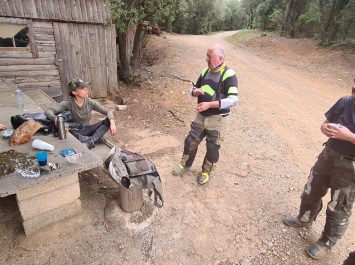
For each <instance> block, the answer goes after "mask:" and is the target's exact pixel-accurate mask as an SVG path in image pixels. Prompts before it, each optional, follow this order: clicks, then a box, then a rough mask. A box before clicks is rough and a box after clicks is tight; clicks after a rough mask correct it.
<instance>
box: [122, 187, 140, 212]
mask: <svg viewBox="0 0 355 265" xmlns="http://www.w3.org/2000/svg"><path fill="white" fill-rule="evenodd" d="M118 186H119V201H120V207H121V209H122V211H124V212H126V213H133V212H135V211H138V210H139V209H140V208H141V207H142V205H143V191H142V188H141V187H138V186H132V187H131V188H130V189H127V188H125V187H123V186H122V184H118Z"/></svg>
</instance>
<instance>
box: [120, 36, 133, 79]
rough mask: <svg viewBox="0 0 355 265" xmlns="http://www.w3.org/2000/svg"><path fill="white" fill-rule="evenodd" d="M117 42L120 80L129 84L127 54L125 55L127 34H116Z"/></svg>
mask: <svg viewBox="0 0 355 265" xmlns="http://www.w3.org/2000/svg"><path fill="white" fill-rule="evenodd" d="M117 42H118V46H119V57H120V62H121V64H120V69H119V70H120V71H119V72H120V78H121V79H122V80H123V81H124V82H126V83H127V82H129V77H130V74H131V72H130V68H129V57H130V56H129V54H127V33H126V32H117Z"/></svg>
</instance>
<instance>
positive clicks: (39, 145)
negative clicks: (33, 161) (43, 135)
mask: <svg viewBox="0 0 355 265" xmlns="http://www.w3.org/2000/svg"><path fill="white" fill-rule="evenodd" d="M32 147H33V148H36V149H39V150H47V151H53V150H54V146H53V145H51V144H49V143H47V142H45V141H42V140H40V139H34V140H33V141H32Z"/></svg>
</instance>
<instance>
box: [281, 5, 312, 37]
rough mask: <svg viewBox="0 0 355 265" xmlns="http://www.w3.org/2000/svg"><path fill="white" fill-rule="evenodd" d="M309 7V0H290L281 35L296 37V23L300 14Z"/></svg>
mask: <svg viewBox="0 0 355 265" xmlns="http://www.w3.org/2000/svg"><path fill="white" fill-rule="evenodd" d="M306 8H307V0H290V1H289V2H288V3H287V6H286V10H285V15H284V19H283V24H282V30H281V36H285V37H291V38H294V37H295V25H296V21H297V20H298V18H299V17H300V15H301V14H302V13H303V12H304V11H305V10H306Z"/></svg>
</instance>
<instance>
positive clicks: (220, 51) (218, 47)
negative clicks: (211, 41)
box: [211, 44, 226, 60]
mask: <svg viewBox="0 0 355 265" xmlns="http://www.w3.org/2000/svg"><path fill="white" fill-rule="evenodd" d="M211 48H213V49H214V50H215V52H216V54H217V55H219V56H222V58H223V60H224V59H225V58H226V52H225V50H224V47H223V46H222V45H220V44H215V45H213V46H212V47H211Z"/></svg>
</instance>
